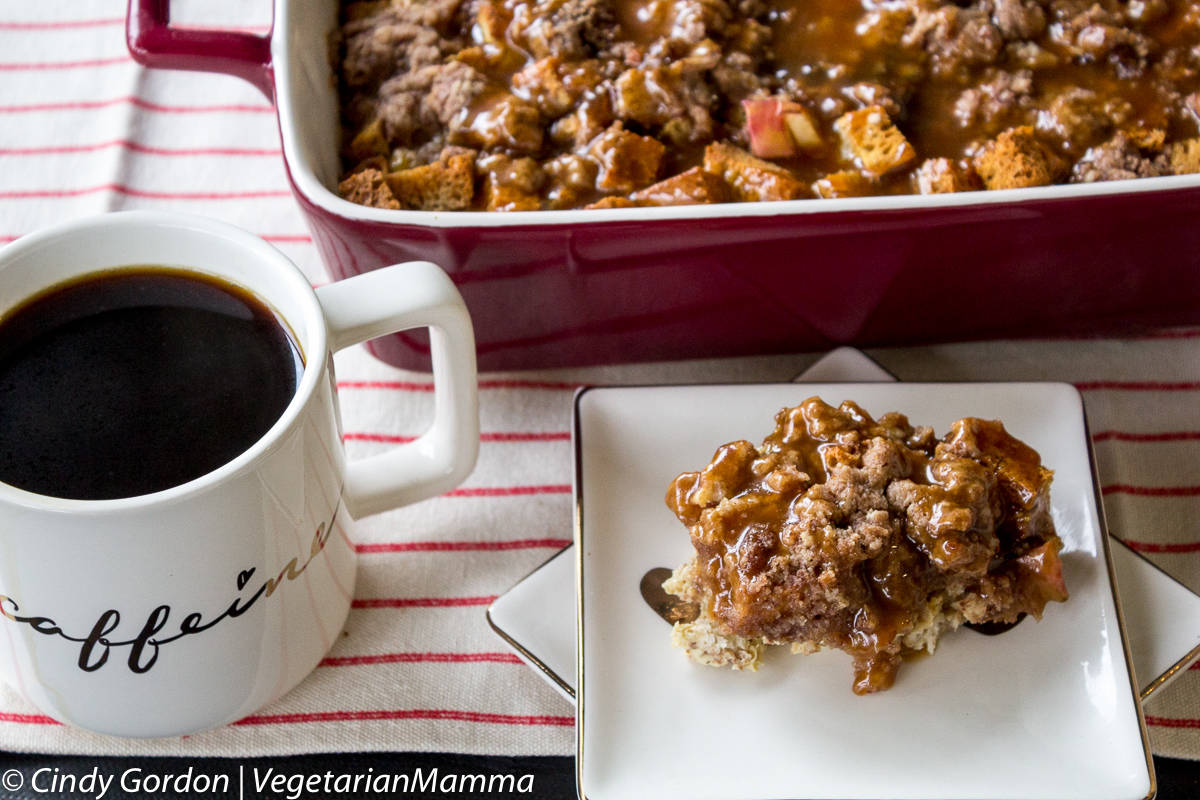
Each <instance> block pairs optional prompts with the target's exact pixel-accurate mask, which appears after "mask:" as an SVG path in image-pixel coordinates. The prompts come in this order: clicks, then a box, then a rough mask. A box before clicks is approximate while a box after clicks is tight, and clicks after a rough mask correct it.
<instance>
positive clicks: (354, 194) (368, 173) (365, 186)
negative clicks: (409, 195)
mask: <svg viewBox="0 0 1200 800" xmlns="http://www.w3.org/2000/svg"><path fill="white" fill-rule="evenodd" d="M338 194H339V195H340V196H341V197H342V198H343V199H345V200H349V201H350V202H351V203H358V204H359V205H364V206H373V207H374V208H403V206H401V205H400V201H398V200H397V199H396V195H395V194H393V193H392V190H391V188H390V187H389V186H388V184H387V181H386V180H385V179H384V176H383V171H382V170H379V169H376V168H374V167H368V168H367V169H361V170H358V171H357V172H354V173H352V174H350V175H347V176H346V177H345V178H343V179H342V181H341V182H340V183H339V184H338Z"/></svg>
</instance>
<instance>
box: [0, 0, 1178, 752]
mask: <svg viewBox="0 0 1200 800" xmlns="http://www.w3.org/2000/svg"><path fill="white" fill-rule="evenodd" d="M270 13H271V12H270V8H269V3H268V2H267V0H259V1H258V2H237V1H236V0H177V1H176V2H175V3H173V14H174V17H175V19H176V21H177V22H179V21H182V22H189V23H202V24H219V25H223V26H233V25H237V26H241V27H250V28H252V29H254V30H256V31H259V32H261V31H263V30H265V29H266V27H267V26H268V25H269V24H270ZM123 14H124V4H123V3H122V2H120V1H119V0H44V1H43V2H39V3H17V2H14V1H13V0H8V2H0V243H2V242H6V241H11V240H12V239H14V238H16V237H18V236H20V235H22V234H24V233H28V232H30V231H34V230H38V229H40V228H43V227H46V226H48V225H51V224H54V223H56V222H59V221H62V220H66V219H71V218H75V217H79V216H83V215H86V214H92V213H97V212H103V211H112V210H119V209H132V208H145V209H160V210H179V211H186V212H192V213H200V214H205V215H208V216H211V217H216V218H219V219H223V220H226V221H229V222H232V223H234V224H237V225H239V226H241V227H243V228H245V229H247V230H249V231H251V232H253V233H256V234H259V235H261V236H263V237H265V238H267V239H268V240H269V241H271V242H272V243H273V244H275V246H277V247H279V248H280V249H281V250H282V251H283V252H284V253H286V254H287V255H288V256H289V257H290V258H292V259H293V260H295V261H296V263H297V264H299V265H300V266H301V268H302V269H303V270H304V271H305V272H306V273H307V274H308V275H309V277H310V278H311V279H312V280H313V282H314V283H321V282H325V281H327V280H328V276H327V274H326V272H325V269H324V267H323V266H322V264H321V263H320V261H319V259H318V257H317V254H316V251H315V249H314V247H313V246H312V244H311V242H310V240H309V238H308V231H307V230H306V229H305V226H304V221H303V219H302V217H301V215H300V213H299V211H298V209H297V207H296V205H295V203H294V202H293V200H292V199H291V196H290V194H289V192H288V187H287V183H286V179H285V176H284V170H283V165H282V162H281V159H280V157H279V153H278V150H279V142H278V132H277V129H276V123H275V118H274V115H273V114H272V113H271V109H270V107H269V106H268V104H267V103H266V101H265V100H264V99H263V97H262V96H261V95H260V94H259V93H258V92H257V91H256V90H255V89H253V88H252V87H250V86H249V85H248V84H245V83H242V82H240V81H238V80H236V79H234V78H228V77H222V76H215V75H206V74H195V73H173V72H156V71H146V70H143V69H141V68H140V67H138V66H137V65H136V64H134V63H133V62H132V61H131V60H130V59H129V58H128V54H127V52H126V49H125V43H124V29H123V20H122V17H123ZM1198 344H1200V331H1197V330H1193V329H1185V330H1174V331H1168V332H1164V333H1162V334H1159V335H1154V336H1147V337H1141V338H1138V339H1130V340H1106V339H1099V340H1059V341H1034V342H1019V343H1018V342H990V343H973V344H955V345H945V346H936V347H920V348H906V349H887V350H874V351H871V355H872V356H873V357H874V358H876V359H877V360H878V361H880V362H881V363H882V364H883V365H884V366H886V367H887V368H888V369H890V370H891V371H892V372H893V373H895V374H896V375H897V376H899V377H900V378H901V379H902V380H1007V379H1019V380H1030V379H1033V380H1037V379H1052V380H1066V381H1072V382H1075V383H1077V384H1080V385H1081V388H1083V390H1084V397H1085V400H1086V403H1087V408H1088V414H1089V422H1090V425H1091V429H1092V431H1093V432H1094V433H1095V434H1096V437H1097V444H1096V448H1097V456H1098V460H1099V466H1100V470H1101V481H1102V483H1103V484H1104V485H1105V486H1106V487H1109V491H1108V492H1106V496H1105V502H1106V506H1107V510H1108V514H1109V518H1110V522H1111V526H1112V530H1113V533H1114V534H1116V535H1118V536H1121V537H1122V538H1125V539H1127V540H1130V541H1131V542H1134V543H1136V546H1137V547H1138V549H1140V550H1142V551H1143V552H1145V553H1146V554H1147V555H1148V556H1149V557H1150V558H1152V559H1153V560H1155V561H1156V562H1157V563H1158V564H1160V565H1161V566H1162V567H1163V568H1164V569H1166V570H1167V571H1169V572H1170V573H1171V574H1173V575H1175V576H1176V577H1178V578H1179V579H1180V580H1182V581H1184V582H1185V583H1186V584H1187V585H1189V586H1190V587H1191V588H1192V589H1193V590H1196V589H1200V524H1198V523H1197V522H1196V520H1197V519H1200V490H1198V489H1197V487H1200V458H1198V457H1197V456H1200V403H1198V402H1197V401H1198V400H1200V348H1198V347H1197V345H1198ZM816 357H817V354H798V355H793V356H774V357H761V358H747V359H735V360H726V361H710V362H681V363H672V364H657V365H633V366H616V367H602V368H593V369H584V370H569V371H556V372H537V373H524V374H510V375H481V392H480V400H481V415H482V429H483V431H484V441H483V444H482V449H481V452H480V458H479V464H478V467H477V469H476V470H475V472H474V474H472V475H471V476H470V477H469V478H468V480H467V482H466V483H465V485H464V487H463V491H460V492H457V493H452V494H451V495H450V496H446V497H441V498H437V499H433V500H429V501H426V502H424V503H420V504H417V505H414V506H412V507H409V508H405V509H401V510H398V511H394V512H390V513H387V514H382V515H379V516H377V517H373V518H370V519H367V520H363V521H361V523H360V524H359V525H358V526H357V528H356V532H355V537H356V541H357V542H358V544H359V545H360V547H361V548H362V550H363V552H362V555H361V558H360V574H359V581H358V591H357V596H358V600H359V605H360V606H361V607H359V608H356V609H354V610H353V611H352V612H351V616H350V619H349V622H348V624H347V627H346V631H345V635H344V636H343V637H342V639H341V641H339V642H338V644H337V645H336V646H335V647H334V650H333V652H332V653H331V654H330V659H329V660H328V661H327V663H326V665H324V666H321V667H319V668H318V669H317V670H316V671H315V672H314V673H313V675H312V676H311V677H310V678H309V679H307V680H306V681H305V682H304V683H303V684H301V686H300V687H298V688H297V689H296V690H295V691H293V692H292V693H291V694H289V695H287V696H286V697H284V698H283V699H282V700H280V701H279V702H277V703H275V704H274V705H273V706H271V707H270V708H266V709H263V710H262V712H261V713H259V714H257V715H255V717H253V718H251V720H250V721H249V722H250V723H252V724H240V725H233V726H228V727H226V728H223V729H220V730H217V731H212V732H209V733H205V734H200V735H197V736H191V737H184V738H180V739H170V740H157V741H126V740H119V739H113V738H108V737H103V736H98V735H93V734H88V733H85V732H81V731H76V730H71V729H68V728H65V727H63V726H60V725H53V724H48V722H47V720H45V719H44V718H42V717H41V715H40V714H39V713H38V712H37V711H36V709H34V708H32V707H31V706H29V705H28V704H26V703H25V702H24V701H23V700H22V699H21V698H20V697H18V696H17V695H16V694H15V693H13V692H11V691H10V690H8V689H5V688H3V687H0V749H5V750H13V751H30V752H47V753H95V754H101V753H112V754H116V753H121V754H206V755H240V756H246V755H263V754H278V753H302V752H317V751H350V750H413V751H441V752H463V753H491V754H570V753H571V752H573V749H574V730H573V727H572V726H573V720H574V710H573V708H572V707H571V706H570V705H569V704H568V703H567V702H566V701H564V700H563V699H562V698H561V697H559V696H558V695H557V694H556V693H555V692H554V691H552V690H551V689H550V688H549V687H548V686H547V685H546V684H544V683H543V682H542V680H541V679H540V678H538V677H537V676H535V675H534V674H533V673H532V672H531V671H530V670H528V669H527V668H526V667H524V666H523V665H521V664H520V663H518V662H517V661H516V659H515V658H513V657H512V656H511V654H509V653H507V651H506V650H505V648H504V647H503V645H502V643H501V642H500V641H499V640H498V639H497V638H496V637H495V636H494V635H493V634H492V633H491V631H490V630H489V629H488V627H487V624H486V622H485V620H484V610H485V608H486V604H487V602H488V601H489V600H490V598H491V597H493V596H495V595H497V594H500V593H502V592H503V591H505V590H506V589H507V588H509V587H510V586H511V585H513V584H514V583H515V582H516V581H518V580H519V579H520V578H521V577H523V576H524V575H525V574H527V573H528V572H529V571H530V570H532V569H533V568H534V567H536V566H537V565H538V564H540V563H541V562H542V561H544V560H545V559H546V558H548V557H549V556H550V555H551V554H552V553H553V552H554V551H555V550H556V549H557V548H558V547H561V546H562V545H563V544H565V543H566V541H567V540H569V538H570V536H571V531H570V524H571V515H570V495H569V484H570V481H571V464H572V459H571V453H570V443H569V438H568V435H567V431H568V430H569V425H570V419H569V416H570V410H571V395H572V390H573V388H574V386H576V385H577V384H579V383H621V382H630V383H646V382H701V381H752V380H779V381H786V380H790V379H791V378H792V377H793V376H794V375H796V374H797V373H799V372H800V371H802V370H803V369H804V368H805V367H807V366H808V365H809V364H810V363H812V361H814V360H815V358H816ZM337 368H338V375H339V379H340V380H341V381H342V382H343V383H345V384H348V385H347V387H346V388H345V389H344V390H343V392H342V408H343V414H344V419H345V430H346V431H347V433H348V434H349V436H348V439H349V440H348V441H347V449H348V451H349V453H350V455H351V457H352V458H353V457H356V456H362V455H367V454H370V453H373V452H377V451H378V450H379V449H380V448H384V447H387V446H388V444H387V443H386V442H385V441H383V442H381V441H375V440H379V439H387V438H388V437H406V436H412V435H415V434H418V433H420V431H421V430H422V428H423V426H424V423H425V421H426V420H427V419H428V415H429V413H430V401H431V399H432V395H431V394H430V393H429V392H427V391H423V390H422V386H423V385H425V384H427V383H428V376H426V375H422V374H415V373H406V372H402V371H399V370H396V369H393V368H390V367H388V366H387V365H384V364H382V363H381V362H378V361H376V360H374V359H373V358H371V357H370V356H369V355H367V354H366V353H365V351H363V350H362V349H361V348H356V349H353V350H350V351H346V352H344V353H342V354H340V355H339V356H338V358H337ZM378 382H383V383H391V384H395V386H393V387H392V388H355V385H356V384H361V383H378ZM1114 487H1115V488H1114ZM1163 487H1166V491H1163ZM2 557H3V554H0V558H2ZM566 612H567V613H570V610H566ZM1181 655H1182V654H1181ZM1147 715H1148V718H1149V721H1150V723H1151V733H1152V739H1153V743H1154V748H1155V751H1156V752H1158V753H1162V754H1169V755H1176V756H1185V757H1193V758H1197V757H1200V671H1196V670H1192V671H1189V672H1188V673H1187V674H1185V675H1183V676H1182V677H1181V678H1180V679H1179V680H1178V681H1177V682H1176V683H1175V684H1173V685H1172V686H1171V687H1169V688H1168V689H1167V690H1165V691H1164V692H1162V693H1161V695H1160V696H1156V698H1155V699H1154V700H1153V701H1152V702H1151V703H1150V704H1149V706H1148V708H1147Z"/></svg>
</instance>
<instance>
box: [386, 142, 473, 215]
mask: <svg viewBox="0 0 1200 800" xmlns="http://www.w3.org/2000/svg"><path fill="white" fill-rule="evenodd" d="M387 185H388V187H389V188H391V190H392V193H393V194H394V195H395V196H396V199H397V200H399V201H400V203H401V205H402V206H403V207H404V208H413V209H419V210H422V211H461V210H463V209H467V208H470V207H471V201H472V199H473V198H474V196H475V153H474V151H471V150H463V149H459V148H454V149H450V148H447V150H444V151H443V152H442V157H441V158H440V159H438V160H437V161H435V162H433V163H432V164H424V165H422V166H420V167H412V168H410V169H402V170H399V171H397V172H392V173H389V174H388V176H387Z"/></svg>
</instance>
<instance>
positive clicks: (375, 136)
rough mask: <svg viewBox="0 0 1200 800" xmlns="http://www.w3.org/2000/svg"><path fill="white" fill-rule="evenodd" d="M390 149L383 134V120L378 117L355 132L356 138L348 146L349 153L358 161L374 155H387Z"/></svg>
mask: <svg viewBox="0 0 1200 800" xmlns="http://www.w3.org/2000/svg"><path fill="white" fill-rule="evenodd" d="M388 150H389V145H388V140H387V137H386V136H384V135H383V120H381V119H379V118H378V117H376V118H375V119H373V120H371V121H370V122H368V123H367V124H366V125H364V126H363V127H362V128H361V129H360V130H359V132H358V133H356V134H354V138H353V139H351V140H350V144H348V145H347V146H346V152H347V154H348V155H349V156H350V157H351V158H353V159H354V160H356V161H362V160H364V159H367V158H371V157H372V156H386V155H387V154H388Z"/></svg>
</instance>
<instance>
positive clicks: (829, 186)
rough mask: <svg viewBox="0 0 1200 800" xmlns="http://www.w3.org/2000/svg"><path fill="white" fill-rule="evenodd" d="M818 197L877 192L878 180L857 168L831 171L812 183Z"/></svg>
mask: <svg viewBox="0 0 1200 800" xmlns="http://www.w3.org/2000/svg"><path fill="white" fill-rule="evenodd" d="M812 191H813V194H815V195H816V196H817V197H824V198H831V197H866V196H867V195H872V194H876V193H877V192H876V182H875V181H873V180H871V179H870V178H868V177H867V176H866V175H863V174H862V173H861V172H859V171H858V170H856V169H844V170H842V171H841V172H831V173H829V174H828V175H826V176H824V177H823V178H818V179H817V180H816V181H814V182H813V185H812Z"/></svg>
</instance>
